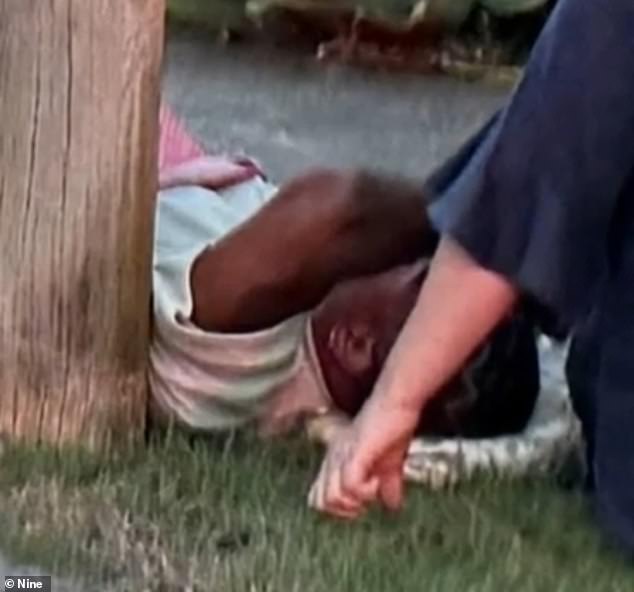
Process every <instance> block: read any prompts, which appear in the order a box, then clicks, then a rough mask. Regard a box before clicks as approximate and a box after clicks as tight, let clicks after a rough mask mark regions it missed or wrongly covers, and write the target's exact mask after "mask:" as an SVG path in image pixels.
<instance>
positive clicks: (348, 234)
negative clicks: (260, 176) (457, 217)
mask: <svg viewBox="0 0 634 592" xmlns="http://www.w3.org/2000/svg"><path fill="white" fill-rule="evenodd" d="M435 243H436V233H435V232H434V231H433V229H432V227H431V224H430V223H429V220H428V219H427V216H426V208H425V197H424V194H423V191H422V189H421V188H420V187H419V186H418V185H417V184H416V183H411V182H408V181H406V180H402V179H398V178H392V179H390V178H388V177H383V176H378V175H372V174H367V173H361V174H357V173H345V172H337V171H316V172H312V173H307V174H306V175H303V176H301V177H297V178H296V179H294V180H292V181H290V182H289V183H287V184H286V185H284V186H283V187H282V188H281V189H280V191H279V194H278V195H277V196H276V197H275V198H274V199H273V200H272V201H271V202H270V203H269V204H267V205H266V206H265V207H264V208H263V209H262V210H260V211H259V212H258V213H257V214H256V215H255V216H254V217H253V218H251V219H250V220H248V221H247V222H246V223H245V224H244V225H242V226H241V227H240V228H238V229H236V231H235V232H233V233H231V234H230V235H229V236H227V237H226V238H225V239H223V240H222V241H220V242H219V243H217V244H216V245H215V246H214V248H213V249H208V250H207V251H205V252H204V253H203V254H202V255H201V256H200V257H199V258H198V260H197V262H196V264H195V265H194V268H193V272H192V292H193V299H194V322H196V323H197V324H198V325H199V326H200V327H202V328H204V329H207V330H222V331H231V332H235V331H253V330H258V329H262V328H265V327H267V326H271V325H273V324H275V323H278V322H280V321H282V320H284V319H287V318H289V317H291V316H293V315H295V314H298V313H300V312H304V311H307V310H310V309H311V308H313V307H315V306H316V305H317V304H319V302H320V301H321V300H322V299H323V298H324V297H325V296H326V295H327V294H328V292H329V291H330V290H331V289H332V288H333V287H334V286H335V285H336V284H337V283H339V282H341V281H344V280H346V279H350V278H353V277H357V276H361V275H366V274H372V273H379V272H382V271H385V270H386V269H389V268H390V267H393V266H397V265H400V264H402V263H406V262H408V261H414V260H415V259H417V258H419V257H423V256H430V255H431V253H432V252H433V248H434V246H435Z"/></svg>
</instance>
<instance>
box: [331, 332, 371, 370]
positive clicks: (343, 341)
mask: <svg viewBox="0 0 634 592" xmlns="http://www.w3.org/2000/svg"><path fill="white" fill-rule="evenodd" d="M328 348H329V349H330V351H331V352H332V355H333V356H335V358H336V359H337V361H338V362H339V364H340V366H341V367H342V368H343V369H344V370H346V372H348V373H349V374H352V375H354V376H361V375H363V374H365V373H367V372H368V371H369V370H371V369H372V365H373V360H374V356H375V351H374V350H375V348H376V338H375V336H374V335H373V333H372V331H371V330H370V327H369V325H367V324H364V323H355V324H350V325H348V324H345V323H338V324H336V325H334V326H333V327H332V329H331V330H330V334H329V336H328Z"/></svg>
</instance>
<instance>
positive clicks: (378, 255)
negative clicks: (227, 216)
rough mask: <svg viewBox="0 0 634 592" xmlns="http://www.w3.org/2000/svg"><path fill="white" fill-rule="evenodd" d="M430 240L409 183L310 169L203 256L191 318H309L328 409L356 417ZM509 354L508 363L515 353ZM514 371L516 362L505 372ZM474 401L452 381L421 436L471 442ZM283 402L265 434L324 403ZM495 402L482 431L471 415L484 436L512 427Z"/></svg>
mask: <svg viewBox="0 0 634 592" xmlns="http://www.w3.org/2000/svg"><path fill="white" fill-rule="evenodd" d="M436 243H437V237H436V235H435V233H434V231H433V230H432V228H431V226H430V224H429V222H428V220H427V219H426V217H425V203H424V195H423V192H422V191H421V190H420V188H419V187H418V186H417V185H416V184H411V183H409V182H408V181H406V180H402V179H389V178H388V179H382V178H379V177H376V176H374V175H372V174H368V173H349V172H340V171H331V170H319V171H312V172H310V173H307V174H305V175H302V176H300V177H297V178H295V179H293V180H291V181H290V182H289V183H287V184H286V185H284V186H282V187H281V189H280V191H279V193H278V195H277V196H276V197H275V198H274V199H273V200H272V201H271V202H269V204H268V205H267V206H265V207H264V208H263V209H262V210H260V211H259V212H258V213H257V214H256V215H255V216H253V217H252V218H251V219H249V220H248V221H247V222H246V223H245V224H243V225H242V226H241V227H240V228H238V229H237V230H236V231H235V232H233V233H231V234H230V235H229V236H227V237H225V239H224V240H222V241H220V242H219V243H217V244H216V245H214V247H213V248H210V249H207V250H206V251H204V252H203V253H202V254H201V255H200V256H199V257H198V259H197V260H196V262H195V263H194V266H193V270H192V280H191V281H192V294H193V302H194V310H193V321H194V322H195V323H196V324H197V325H198V326H200V327H201V328H203V329H204V330H207V331H214V332H227V333H240V332H251V331H257V330H260V329H264V328H267V327H270V326H272V325H273V324H276V323H279V322H280V321H283V320H285V319H287V318H289V317H291V316H293V315H296V314H298V313H300V312H308V311H313V313H312V320H311V322H312V326H313V334H314V340H315V346H316V350H317V356H318V358H319V363H320V366H321V369H322V372H323V374H324V378H325V380H326V384H327V387H328V390H329V392H330V395H331V397H332V399H333V401H334V403H335V406H336V407H337V408H338V409H339V410H340V411H343V412H344V413H345V414H347V415H348V416H350V417H352V416H354V415H356V414H357V412H358V411H359V410H360V409H361V407H362V406H363V404H364V402H365V400H366V399H367V398H368V396H369V395H370V393H371V392H372V387H373V385H374V384H375V382H376V379H377V377H378V376H379V373H380V372H381V370H382V369H383V366H384V364H385V361H386V359H387V357H388V354H389V353H390V350H391V349H392V346H393V345H394V342H395V341H396V338H397V336H398V334H399V332H400V331H401V329H402V327H403V325H404V323H405V321H406V319H407V317H408V315H410V313H411V312H412V310H413V309H414V306H415V304H416V301H417V298H418V293H419V291H420V286H421V284H422V283H423V278H424V277H425V274H426V270H427V265H426V263H424V261H425V260H426V259H428V257H429V256H430V255H431V254H432V253H433V252H434V250H435V247H436ZM409 261H413V263H408V262H409ZM515 351H516V350H513V353H512V354H511V356H514V358H517V357H518V356H517V353H515ZM514 358H513V357H512V358H511V360H510V361H511V363H512V364H513V363H514V362H515V359H514ZM499 359H500V360H502V362H501V363H502V365H504V363H505V362H506V360H504V359H503V358H499ZM459 369H461V368H456V372H454V373H453V375H454V376H455V375H456V374H457V371H458V370H459ZM516 369H517V367H516V366H515V365H512V366H511V367H510V370H509V372H513V371H514V370H516ZM509 372H507V374H508V373H509ZM498 374H499V373H498ZM517 375H518V377H519V378H518V380H522V379H524V378H525V377H527V376H530V375H531V369H530V368H528V369H526V368H521V369H519V371H518V372H517ZM488 382H490V381H488ZM495 384H496V385H499V383H495ZM443 386H444V385H443ZM511 388H514V387H513V386H511ZM520 388H521V387H520ZM489 390H491V388H489ZM505 390H506V389H505ZM536 391H537V388H536V387H535V389H532V387H531V385H530V384H528V385H527V388H523V389H522V396H521V397H520V396H518V397H517V399H518V400H520V399H521V400H522V401H523V402H524V403H525V404H526V405H525V408H522V407H521V406H518V410H519V413H515V415H516V416H517V420H519V421H520V422H522V421H525V418H526V414H527V413H529V412H530V410H531V409H532V404H533V402H534V397H533V396H534V394H535V393H536ZM478 394H479V393H477V392H474V391H473V389H471V391H470V390H469V389H465V388H464V384H463V383H462V382H460V380H454V381H448V384H447V388H446V389H444V392H443V395H442V396H441V397H439V398H438V400H437V404H432V405H430V409H429V412H428V413H426V414H425V416H424V417H422V418H421V419H420V422H419V423H420V425H419V428H420V430H419V431H420V432H421V433H425V434H428V435H442V436H453V435H466V431H467V430H468V429H472V428H473V426H471V428H469V427H468V426H469V423H470V415H473V414H471V408H472V406H473V404H474V403H475V402H476V399H477V398H478ZM280 397H282V399H283V400H278V401H276V404H275V405H274V407H273V409H272V410H271V413H270V415H268V416H267V418H266V420H267V421H266V422H264V425H263V427H262V431H263V432H264V433H280V432H283V431H286V430H288V429H290V428H291V427H293V426H294V424H295V423H297V420H298V419H300V418H301V417H302V416H305V415H307V414H310V413H311V412H314V411H315V410H317V409H320V408H322V407H323V406H324V405H325V404H326V403H329V402H328V401H324V400H323V399H322V398H319V397H317V396H315V395H314V393H304V392H301V393H294V392H288V391H286V392H284V393H283V394H280ZM470 397H471V398H470ZM495 405H496V407H500V408H501V409H502V411H503V412H502V413H500V417H493V418H491V417H490V415H491V414H490V413H489V417H488V418H487V419H488V424H487V423H486V422H483V421H481V418H480V417H479V416H478V415H477V414H475V415H473V417H472V418H471V419H475V420H477V421H476V423H481V426H480V427H482V428H486V429H488V430H489V431H488V432H487V433H486V435H497V433H508V432H509V431H511V430H513V425H512V424H511V423H509V422H512V421H513V420H514V419H513V417H512V416H513V413H507V412H506V411H507V410H506V409H504V408H503V406H500V405H498V404H497V403H495ZM522 414H524V415H522ZM471 423H473V422H471ZM476 427H477V426H476ZM496 430H497V431H496ZM473 435H474V436H477V435H478V434H477V433H474V434H473Z"/></svg>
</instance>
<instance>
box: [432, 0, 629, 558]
mask: <svg viewBox="0 0 634 592" xmlns="http://www.w3.org/2000/svg"><path fill="white" fill-rule="evenodd" d="M427 191H428V192H430V193H431V194H433V195H434V196H435V198H434V200H433V203H432V205H431V206H430V212H429V214H430V217H431V218H432V220H433V222H434V224H435V225H436V226H437V228H438V230H439V231H440V232H442V233H444V234H447V235H450V236H452V237H453V238H454V239H455V240H457V241H458V242H459V243H460V244H461V245H462V246H463V247H464V248H465V249H466V250H467V251H468V252H469V253H470V254H471V255H472V256H473V257H474V258H475V259H476V261H478V262H479V263H480V264H481V265H482V266H484V267H486V268H488V269H491V270H493V271H496V272H499V273H501V274H503V275H505V276H506V277H507V278H509V279H510V280H511V281H512V282H513V283H514V284H515V285H516V286H517V287H518V288H519V289H520V290H521V291H522V293H524V294H525V295H526V296H527V297H528V298H529V299H532V300H533V301H535V302H536V303H538V304H539V305H540V307H542V308H543V309H544V310H546V311H548V313H549V314H550V316H551V317H552V318H554V319H556V320H557V323H558V326H560V327H565V328H566V329H568V330H569V331H570V333H571V335H572V337H573V345H572V350H571V354H570V359H569V363H568V370H569V372H568V374H569V383H570V386H571V391H572V396H573V400H574V403H575V407H576V409H577V412H578V414H579V415H580V417H581V419H582V422H583V425H584V431H585V434H586V437H587V440H588V456H589V461H590V468H591V469H592V471H591V473H592V477H593V484H594V488H595V500H596V502H597V510H598V513H599V516H600V518H601V521H602V523H603V525H604V526H605V527H606V529H607V530H608V532H610V533H611V534H612V535H614V536H615V537H616V538H617V540H618V541H619V542H621V543H622V544H624V545H625V546H626V548H628V549H629V550H631V551H634V2H632V0H559V2H558V4H557V6H556V8H555V9H554V12H553V14H552V16H551V18H550V19H549V21H548V23H547V25H546V27H545V29H544V31H543V33H542V35H541V37H540V39H539V41H538V43H537V44H536V47H535V49H534V51H533V54H532V56H531V59H530V61H529V63H528V65H527V68H526V70H525V74H524V76H523V79H522V80H521V82H520V83H519V85H518V87H517V89H516V90H515V92H514V93H513V95H512V97H511V99H510V101H509V102H508V104H507V106H506V107H505V108H504V109H502V110H501V111H500V112H499V113H498V114H497V115H496V116H495V117H494V118H492V119H491V121H489V122H488V123H487V125H486V126H484V128H483V129H482V130H481V131H480V132H479V133H478V134H477V135H476V136H475V137H474V138H472V139H471V140H470V141H469V142H467V143H466V144H465V146H464V147H463V148H462V149H461V150H460V151H459V152H458V154H456V156H455V157H454V158H452V159H451V160H450V161H448V162H447V163H446V164H445V165H444V166H443V167H441V168H440V169H439V170H438V171H437V172H436V173H435V174H434V175H433V176H432V177H431V179H430V180H429V183H428V185H427ZM630 368H631V369H630Z"/></svg>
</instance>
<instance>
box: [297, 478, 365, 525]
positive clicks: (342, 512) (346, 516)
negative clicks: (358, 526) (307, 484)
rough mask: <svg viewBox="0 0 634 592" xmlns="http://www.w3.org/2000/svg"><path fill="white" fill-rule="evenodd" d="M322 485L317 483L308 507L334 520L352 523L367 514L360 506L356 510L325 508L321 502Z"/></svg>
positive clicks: (309, 495)
mask: <svg viewBox="0 0 634 592" xmlns="http://www.w3.org/2000/svg"><path fill="white" fill-rule="evenodd" d="M320 490H321V483H320V481H315V483H314V484H313V486H312V487H311V489H310V492H309V494H308V507H309V508H312V509H313V510H317V511H318V512H321V513H324V514H328V515H329V516H332V517H334V518H337V519H340V520H345V521H351V520H354V519H356V518H358V517H359V516H361V515H362V514H364V513H365V508H364V507H363V506H360V507H358V508H356V509H345V508H344V507H341V506H338V505H335V506H332V507H328V506H325V505H324V504H323V503H322V502H321V501H320V499H321V494H320Z"/></svg>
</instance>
